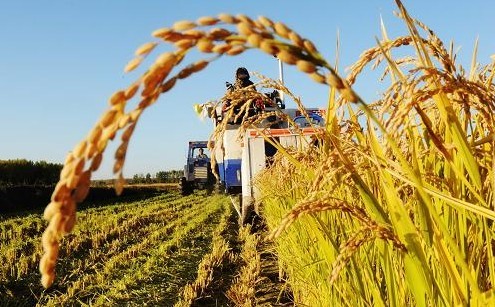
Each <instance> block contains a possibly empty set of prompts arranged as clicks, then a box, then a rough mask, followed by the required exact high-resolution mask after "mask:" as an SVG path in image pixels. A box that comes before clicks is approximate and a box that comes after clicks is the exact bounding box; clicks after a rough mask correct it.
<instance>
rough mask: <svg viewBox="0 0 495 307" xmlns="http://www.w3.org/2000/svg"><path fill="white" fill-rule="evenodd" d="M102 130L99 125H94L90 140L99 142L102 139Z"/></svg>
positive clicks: (93, 142)
mask: <svg viewBox="0 0 495 307" xmlns="http://www.w3.org/2000/svg"><path fill="white" fill-rule="evenodd" d="M102 131H103V130H102V129H101V127H100V126H99V125H97V126H96V127H94V128H93V130H91V133H90V134H89V137H88V141H89V142H90V143H91V144H95V143H97V142H98V141H99V140H100V137H101V133H102ZM66 164H67V163H66Z"/></svg>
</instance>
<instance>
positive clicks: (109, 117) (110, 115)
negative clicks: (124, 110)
mask: <svg viewBox="0 0 495 307" xmlns="http://www.w3.org/2000/svg"><path fill="white" fill-rule="evenodd" d="M116 115H117V111H115V110H108V111H107V112H106V113H105V114H103V117H102V118H101V119H100V125H101V126H102V127H103V128H106V127H108V126H110V124H112V123H113V120H114V119H115V118H116Z"/></svg>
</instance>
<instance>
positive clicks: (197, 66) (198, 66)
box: [191, 60, 210, 73]
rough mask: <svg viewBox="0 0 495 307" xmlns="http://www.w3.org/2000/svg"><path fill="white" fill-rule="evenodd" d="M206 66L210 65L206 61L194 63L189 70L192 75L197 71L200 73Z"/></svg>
mask: <svg viewBox="0 0 495 307" xmlns="http://www.w3.org/2000/svg"><path fill="white" fill-rule="evenodd" d="M208 64H210V62H209V61H207V60H199V61H196V62H195V63H194V64H193V65H192V67H191V70H192V72H193V73H197V72H198V71H201V70H203V69H205V67H206V66H208Z"/></svg>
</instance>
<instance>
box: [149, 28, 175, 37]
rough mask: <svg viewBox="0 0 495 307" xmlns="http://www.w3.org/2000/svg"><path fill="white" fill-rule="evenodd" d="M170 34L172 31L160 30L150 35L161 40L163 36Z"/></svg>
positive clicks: (167, 29)
mask: <svg viewBox="0 0 495 307" xmlns="http://www.w3.org/2000/svg"><path fill="white" fill-rule="evenodd" d="M170 32H173V30H172V29H170V28H161V29H157V30H155V31H153V33H151V35H152V36H154V37H156V38H163V37H164V36H166V35H168V34H169V33H170Z"/></svg>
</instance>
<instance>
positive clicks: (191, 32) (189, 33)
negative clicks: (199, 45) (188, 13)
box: [182, 29, 205, 39]
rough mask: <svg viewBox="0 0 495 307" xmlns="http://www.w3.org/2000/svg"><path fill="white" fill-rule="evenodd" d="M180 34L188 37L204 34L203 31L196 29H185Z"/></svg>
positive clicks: (198, 36)
mask: <svg viewBox="0 0 495 307" xmlns="http://www.w3.org/2000/svg"><path fill="white" fill-rule="evenodd" d="M182 34H184V38H189V39H199V38H201V37H204V36H205V32H204V31H201V30H198V29H191V30H187V31H184V32H182Z"/></svg>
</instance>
